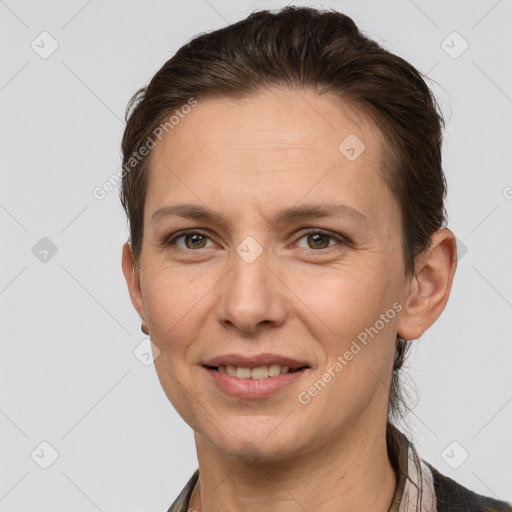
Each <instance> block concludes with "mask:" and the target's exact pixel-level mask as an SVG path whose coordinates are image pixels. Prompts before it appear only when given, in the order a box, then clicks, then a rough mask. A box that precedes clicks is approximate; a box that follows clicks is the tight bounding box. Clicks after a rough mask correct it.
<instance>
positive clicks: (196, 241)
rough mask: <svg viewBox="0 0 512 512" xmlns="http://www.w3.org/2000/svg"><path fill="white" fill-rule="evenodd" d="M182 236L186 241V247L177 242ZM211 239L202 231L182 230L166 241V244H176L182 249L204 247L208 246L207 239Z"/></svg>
mask: <svg viewBox="0 0 512 512" xmlns="http://www.w3.org/2000/svg"><path fill="white" fill-rule="evenodd" d="M181 238H183V240H184V242H185V247H183V246H182V245H178V244H177V243H176V241H177V240H179V239H181ZM209 239H210V237H209V236H208V235H206V234H204V233H202V232H201V231H192V230H190V231H181V232H179V233H177V234H176V235H175V236H171V237H170V238H169V239H168V240H167V241H166V245H176V246H178V247H179V248H181V249H192V250H193V249H204V248H205V247H206V245H205V243H206V240H209Z"/></svg>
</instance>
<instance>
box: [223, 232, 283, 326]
mask: <svg viewBox="0 0 512 512" xmlns="http://www.w3.org/2000/svg"><path fill="white" fill-rule="evenodd" d="M270 266H271V262H270V255H269V252H268V251H267V250H264V248H263V247H262V246H261V245H260V244H259V243H258V242H257V241H256V240H255V239H254V238H252V237H247V238H246V239H244V240H243V241H242V242H241V243H240V244H239V245H238V247H237V248H236V253H234V254H233V257H232V267H231V270H230V271H229V272H228V274H227V275H226V277H225V279H223V280H222V284H221V286H220V288H219V295H220V296H219V306H218V310H217V314H218V319H219V321H220V322H221V323H226V322H227V323H230V324H233V325H235V326H237V327H238V328H239V329H241V330H244V331H248V332H249V331H252V330H254V329H255V328H256V327H257V326H258V324H260V323H263V322H265V323H268V322H272V323H275V324H278V325H280V324H281V323H282V322H283V320H284V316H285V307H284V302H283V301H284V297H283V295H282V289H281V288H282V284H281V283H280V281H279V279H278V278H277V277H276V276H275V275H274V274H273V272H272V271H271V270H270V268H269V267H270Z"/></svg>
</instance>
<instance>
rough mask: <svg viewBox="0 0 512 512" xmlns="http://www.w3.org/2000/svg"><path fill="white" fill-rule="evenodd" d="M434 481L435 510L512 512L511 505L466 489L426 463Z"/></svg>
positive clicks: (438, 511)
mask: <svg viewBox="0 0 512 512" xmlns="http://www.w3.org/2000/svg"><path fill="white" fill-rule="evenodd" d="M427 466H428V467H429V469H430V471H431V472H432V477H433V481H434V489H435V495H436V501H437V512H457V511H460V512H512V505H511V504H510V503H506V502H505V501H499V500H495V499H493V498H488V497H486V496H482V495H480V494H476V493H475V492H473V491H471V490H469V489H467V488H466V487H464V486H462V485H460V484H459V483H457V482H456V481H455V480H452V479H451V478H449V477H447V476H445V475H443V474H441V473H440V472H439V471H438V470H437V469H436V468H434V467H433V466H432V465H430V464H428V463H427Z"/></svg>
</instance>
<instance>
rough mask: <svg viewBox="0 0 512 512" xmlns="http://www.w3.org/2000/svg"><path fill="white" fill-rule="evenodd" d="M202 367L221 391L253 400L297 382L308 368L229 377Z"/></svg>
mask: <svg viewBox="0 0 512 512" xmlns="http://www.w3.org/2000/svg"><path fill="white" fill-rule="evenodd" d="M276 364H277V363H276ZM211 366H215V365H211ZM235 366H236V365H235ZM260 366H262V364H260ZM203 368H204V369H205V370H206V371H207V372H208V374H209V375H210V378H211V379H212V380H213V382H214V383H215V384H216V385H217V386H218V387H219V388H220V389H221V391H223V392H224V393H226V394H228V395H231V396H234V397H236V398H241V399H244V400H250V399H252V400H254V399H257V398H265V397H268V396H270V395H273V394H274V393H277V392H278V391H280V390H281V389H283V388H285V387H286V386H290V385H291V384H293V383H295V382H297V381H298V380H299V379H301V378H302V377H304V374H305V372H307V370H308V368H305V369H303V370H298V371H296V372H293V373H281V374H279V375H276V376H275V377H268V378H266V379H239V378H237V377H230V376H229V375H227V374H225V373H220V372H218V371H217V370H214V369H212V368H208V367H203Z"/></svg>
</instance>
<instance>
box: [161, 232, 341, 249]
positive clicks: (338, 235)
mask: <svg viewBox="0 0 512 512" xmlns="http://www.w3.org/2000/svg"><path fill="white" fill-rule="evenodd" d="M192 234H194V235H195V234H197V235H201V236H204V237H205V238H208V239H209V240H211V241H212V242H213V240H212V237H211V236H210V235H209V234H208V232H207V231H204V230H202V229H201V228H189V229H183V230H181V231H177V232H175V233H172V234H171V235H169V236H168V237H167V238H165V240H164V244H163V245H164V246H168V245H175V244H174V242H175V241H176V240H177V239H178V238H181V237H183V236H186V235H192ZM299 235H300V236H299ZM307 235H324V236H327V237H329V238H331V239H333V240H336V241H337V242H338V245H349V244H351V242H350V240H349V239H348V238H346V237H345V236H343V235H342V234H341V233H336V232H334V231H329V230H327V229H322V228H304V229H302V230H300V231H299V232H298V233H297V240H296V242H297V241H298V240H300V239H302V238H304V237H305V236H307ZM332 247H335V246H330V247H326V248H324V249H317V250H315V249H309V250H310V251H312V252H324V251H326V250H327V249H331V248H332ZM179 248H180V249H183V248H182V247H179ZM200 249H205V247H201V248H200ZM302 249H304V248H302ZM184 250H186V251H194V249H184ZM306 250H307V249H306Z"/></svg>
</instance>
